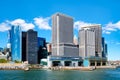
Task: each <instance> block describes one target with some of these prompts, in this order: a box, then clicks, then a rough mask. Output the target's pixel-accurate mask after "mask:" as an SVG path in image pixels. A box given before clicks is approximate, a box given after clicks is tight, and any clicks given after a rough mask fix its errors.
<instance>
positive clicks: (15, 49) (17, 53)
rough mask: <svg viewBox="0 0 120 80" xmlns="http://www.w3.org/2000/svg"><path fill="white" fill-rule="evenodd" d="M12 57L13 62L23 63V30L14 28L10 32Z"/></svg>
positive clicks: (18, 27)
mask: <svg viewBox="0 0 120 80" xmlns="http://www.w3.org/2000/svg"><path fill="white" fill-rule="evenodd" d="M10 43H11V57H12V61H21V51H22V50H21V28H20V26H12V27H11V30H10Z"/></svg>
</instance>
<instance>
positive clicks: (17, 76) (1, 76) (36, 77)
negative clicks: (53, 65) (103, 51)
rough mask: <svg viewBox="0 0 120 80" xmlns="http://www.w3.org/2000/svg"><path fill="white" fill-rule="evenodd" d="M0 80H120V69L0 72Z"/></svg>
mask: <svg viewBox="0 0 120 80" xmlns="http://www.w3.org/2000/svg"><path fill="white" fill-rule="evenodd" d="M0 80H120V68H117V69H97V70H93V71H79V70H65V71H53V70H29V71H23V70H0Z"/></svg>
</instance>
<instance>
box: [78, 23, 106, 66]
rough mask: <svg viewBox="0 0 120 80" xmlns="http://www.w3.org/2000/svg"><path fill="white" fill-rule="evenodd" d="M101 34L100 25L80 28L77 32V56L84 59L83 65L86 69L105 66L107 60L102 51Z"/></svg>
mask: <svg viewBox="0 0 120 80" xmlns="http://www.w3.org/2000/svg"><path fill="white" fill-rule="evenodd" d="M101 32H102V30H101V27H100V25H90V26H85V27H81V29H80V31H79V55H80V56H82V58H83V59H84V61H83V65H84V66H86V67H88V66H102V65H106V62H107V58H105V57H104V56H105V55H104V52H103V50H102V47H105V46H104V39H102V37H101V35H102V33H101ZM102 40H103V41H102ZM102 42H103V43H102ZM102 44H103V45H102ZM104 51H105V49H104ZM102 52H103V53H102Z"/></svg>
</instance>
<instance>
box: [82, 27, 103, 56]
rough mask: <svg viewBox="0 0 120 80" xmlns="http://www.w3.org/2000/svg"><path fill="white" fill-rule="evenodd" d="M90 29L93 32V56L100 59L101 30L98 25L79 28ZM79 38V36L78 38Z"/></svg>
mask: <svg viewBox="0 0 120 80" xmlns="http://www.w3.org/2000/svg"><path fill="white" fill-rule="evenodd" d="M85 28H90V29H92V30H93V31H94V32H95V56H97V57H102V39H101V37H102V28H101V26H100V25H90V26H85V27H81V30H82V29H85ZM80 37H81V36H80Z"/></svg>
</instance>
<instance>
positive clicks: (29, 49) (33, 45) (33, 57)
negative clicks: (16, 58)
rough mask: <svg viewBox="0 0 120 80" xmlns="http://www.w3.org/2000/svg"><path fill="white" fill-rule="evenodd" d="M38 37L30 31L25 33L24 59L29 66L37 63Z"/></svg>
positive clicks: (34, 32)
mask: <svg viewBox="0 0 120 80" xmlns="http://www.w3.org/2000/svg"><path fill="white" fill-rule="evenodd" d="M37 51H38V37H37V32H36V31H33V30H32V29H30V30H28V31H27V32H26V59H27V61H28V63H29V64H37V63H38V52H37Z"/></svg>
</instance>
